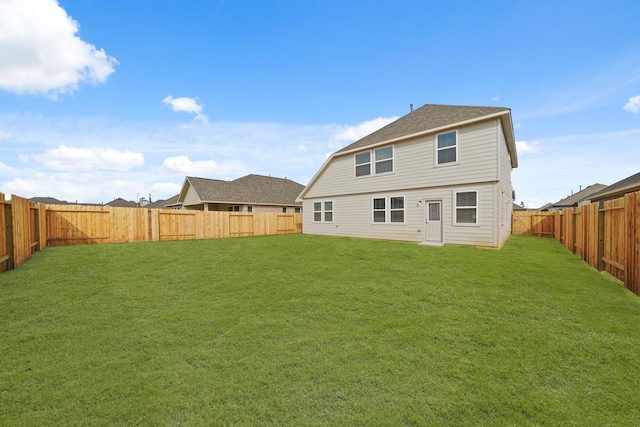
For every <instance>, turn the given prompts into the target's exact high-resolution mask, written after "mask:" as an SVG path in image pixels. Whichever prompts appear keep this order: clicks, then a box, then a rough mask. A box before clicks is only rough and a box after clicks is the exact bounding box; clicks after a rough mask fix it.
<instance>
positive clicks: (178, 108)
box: [162, 95, 209, 123]
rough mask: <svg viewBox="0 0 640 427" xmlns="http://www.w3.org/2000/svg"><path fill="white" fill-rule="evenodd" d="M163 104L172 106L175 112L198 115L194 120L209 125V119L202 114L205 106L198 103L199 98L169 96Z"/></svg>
mask: <svg viewBox="0 0 640 427" xmlns="http://www.w3.org/2000/svg"><path fill="white" fill-rule="evenodd" d="M162 102H163V103H165V104H168V105H171V109H172V110H173V111H175V112H185V113H193V114H195V115H196V117H195V119H194V120H198V121H200V122H202V123H208V122H209V117H207V115H206V114H202V110H204V105H202V104H199V103H198V98H188V97H184V96H183V97H181V98H174V97H173V96H171V95H169V96H167V97H166V98H165V99H163V100H162Z"/></svg>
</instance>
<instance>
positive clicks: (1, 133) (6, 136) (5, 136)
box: [0, 129, 11, 141]
mask: <svg viewBox="0 0 640 427" xmlns="http://www.w3.org/2000/svg"><path fill="white" fill-rule="evenodd" d="M10 136H11V135H9V134H8V133H6V132H5V131H3V130H2V129H0V141H1V140H3V139H9V137H10Z"/></svg>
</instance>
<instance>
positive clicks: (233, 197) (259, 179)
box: [179, 174, 304, 206]
mask: <svg viewBox="0 0 640 427" xmlns="http://www.w3.org/2000/svg"><path fill="white" fill-rule="evenodd" d="M186 179H187V181H188V182H189V184H190V185H191V187H192V188H193V189H194V191H195V192H196V194H198V197H199V198H200V200H201V201H202V202H205V203H219V202H223V203H241V204H263V205H283V206H291V205H300V203H298V202H296V197H298V195H299V194H300V193H301V192H302V190H303V189H304V185H302V184H298V183H297V182H295V181H292V180H290V179H287V178H274V177H270V176H263V175H255V174H251V175H247V176H244V177H242V178H238V179H236V180H233V181H222V180H219V179H209V178H198V177H193V176H188V177H187V178H186ZM185 190H186V188H185V187H184V186H183V191H185ZM179 199H180V200H184V195H183V194H180V198H179Z"/></svg>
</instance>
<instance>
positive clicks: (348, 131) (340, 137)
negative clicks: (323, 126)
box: [334, 116, 398, 148]
mask: <svg viewBox="0 0 640 427" xmlns="http://www.w3.org/2000/svg"><path fill="white" fill-rule="evenodd" d="M397 119H398V117H397V116H393V117H378V118H377V119H373V120H368V121H366V122H362V123H360V124H358V125H356V126H348V127H346V128H343V129H342V130H341V131H340V132H338V133H337V134H336V135H335V136H334V140H335V141H336V142H345V141H347V142H354V141H357V140H359V139H361V138H364V137H365V136H367V135H369V134H370V133H372V132H375V131H377V130H378V129H380V128H382V127H384V126H386V125H388V124H389V123H391V122H393V121H396V120H397ZM334 148H339V147H334Z"/></svg>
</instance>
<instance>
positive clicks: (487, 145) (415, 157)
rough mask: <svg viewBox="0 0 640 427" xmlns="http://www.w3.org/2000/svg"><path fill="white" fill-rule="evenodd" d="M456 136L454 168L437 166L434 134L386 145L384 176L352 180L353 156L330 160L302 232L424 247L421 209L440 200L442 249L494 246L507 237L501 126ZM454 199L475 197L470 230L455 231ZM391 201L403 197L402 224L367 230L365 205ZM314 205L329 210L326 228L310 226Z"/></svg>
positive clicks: (315, 185)
mask: <svg viewBox="0 0 640 427" xmlns="http://www.w3.org/2000/svg"><path fill="white" fill-rule="evenodd" d="M450 130H454V129H450ZM456 130H457V131H458V162H457V163H455V164H446V165H436V161H435V159H436V146H435V144H436V142H435V141H436V135H437V134H435V133H434V134H429V135H426V136H421V137H417V138H414V139H411V140H407V141H402V142H397V143H395V144H392V145H393V147H394V168H393V172H391V173H387V174H380V175H370V176H366V177H357V178H356V177H355V161H354V156H355V153H350V154H346V155H340V156H336V157H333V158H332V159H331V160H330V161H329V162H328V164H327V165H326V167H325V169H324V171H322V172H321V173H320V175H319V176H318V177H317V178H316V180H315V181H314V182H312V184H311V186H310V187H309V188H308V192H307V194H306V195H305V197H304V200H303V224H304V232H305V233H310V234H324V235H334V236H350V237H364V238H376V239H389V240H404V241H414V242H423V241H424V238H425V236H424V221H425V212H424V206H425V203H424V201H425V200H441V201H442V220H443V223H442V225H443V228H442V230H443V242H444V243H447V244H459V245H474V246H488V247H499V246H501V245H502V244H503V243H504V242H505V241H506V239H507V238H508V236H509V234H510V232H511V209H512V203H511V202H512V200H511V194H512V187H511V163H510V161H511V159H510V156H509V153H508V149H507V145H506V142H505V137H504V132H503V130H502V126H501V123H500V120H499V119H491V120H486V121H483V122H480V123H474V124H471V125H468V126H464V127H461V128H458V129H456ZM457 191H477V192H478V213H477V215H478V223H477V224H473V225H466V224H464V225H462V224H456V223H455V193H456V192H457ZM393 196H404V197H405V222H404V223H403V224H376V223H373V221H372V199H373V198H374V197H393ZM316 201H332V202H333V221H332V222H328V223H325V222H314V211H313V203H314V202H316ZM419 201H421V202H422V203H421V204H420V205H419V204H418V202H419Z"/></svg>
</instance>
